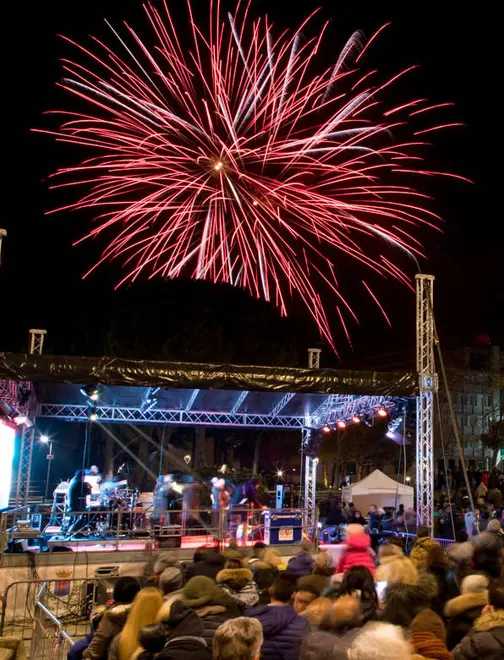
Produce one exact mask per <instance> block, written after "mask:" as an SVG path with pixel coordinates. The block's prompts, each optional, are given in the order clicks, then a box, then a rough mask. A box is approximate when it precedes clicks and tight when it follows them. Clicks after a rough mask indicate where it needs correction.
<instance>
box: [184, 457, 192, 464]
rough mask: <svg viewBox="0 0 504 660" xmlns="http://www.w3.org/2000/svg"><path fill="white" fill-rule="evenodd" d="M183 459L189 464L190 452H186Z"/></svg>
mask: <svg viewBox="0 0 504 660" xmlns="http://www.w3.org/2000/svg"><path fill="white" fill-rule="evenodd" d="M184 461H185V462H186V465H189V463H190V462H191V454H186V455H185V456H184Z"/></svg>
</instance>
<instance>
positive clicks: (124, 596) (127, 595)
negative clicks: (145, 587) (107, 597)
mask: <svg viewBox="0 0 504 660" xmlns="http://www.w3.org/2000/svg"><path fill="white" fill-rule="evenodd" d="M139 591H140V585H139V584H138V580H137V579H136V578H134V577H131V576H129V575H124V576H123V577H120V578H119V579H118V580H117V582H116V583H115V586H114V601H115V602H116V603H132V602H133V599H134V598H135V596H136V595H137V593H138V592H139Z"/></svg>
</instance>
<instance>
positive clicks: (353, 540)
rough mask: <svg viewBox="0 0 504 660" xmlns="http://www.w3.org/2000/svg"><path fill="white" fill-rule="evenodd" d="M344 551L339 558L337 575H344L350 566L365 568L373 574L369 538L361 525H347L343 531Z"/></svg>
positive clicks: (373, 565)
mask: <svg viewBox="0 0 504 660" xmlns="http://www.w3.org/2000/svg"><path fill="white" fill-rule="evenodd" d="M345 534H346V538H345V550H344V552H343V554H342V556H341V559H340V562H339V565H338V570H337V573H345V572H346V571H348V570H349V569H350V568H351V567H352V566H365V567H366V568H367V569H369V571H370V572H371V575H373V577H374V574H375V563H374V553H373V551H372V550H371V538H370V537H369V536H368V534H366V533H365V531H364V527H363V526H362V525H348V526H347V528H346V530H345Z"/></svg>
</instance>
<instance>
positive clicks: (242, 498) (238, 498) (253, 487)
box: [232, 479, 268, 510]
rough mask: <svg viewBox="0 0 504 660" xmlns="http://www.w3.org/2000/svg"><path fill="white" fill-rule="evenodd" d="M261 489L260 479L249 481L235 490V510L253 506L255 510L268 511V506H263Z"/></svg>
mask: <svg viewBox="0 0 504 660" xmlns="http://www.w3.org/2000/svg"><path fill="white" fill-rule="evenodd" d="M258 488H259V479H249V481H246V482H245V483H244V484H242V485H241V486H238V488H237V489H236V490H235V492H234V494H233V504H232V506H233V508H240V507H247V506H252V507H253V508H254V509H261V510H264V509H267V508H268V507H267V506H264V504H261V502H260V501H259V496H258V494H257V489H258Z"/></svg>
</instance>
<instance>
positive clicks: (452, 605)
mask: <svg viewBox="0 0 504 660" xmlns="http://www.w3.org/2000/svg"><path fill="white" fill-rule="evenodd" d="M488 582H489V580H488V578H487V577H486V575H468V576H467V577H465V578H464V579H463V580H462V587H461V591H462V593H461V595H460V596H457V597H456V598H452V599H451V600H449V601H448V602H447V603H446V605H445V609H444V614H445V618H446V619H447V621H448V626H447V633H448V637H447V642H446V645H447V647H448V648H449V649H452V648H453V647H454V646H456V645H457V644H459V643H460V642H461V641H462V639H463V638H464V637H465V636H466V635H467V633H469V632H470V630H471V628H472V627H473V626H474V623H475V621H476V619H478V618H479V617H480V616H481V614H482V612H483V609H484V608H485V607H486V606H487V605H488Z"/></svg>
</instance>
